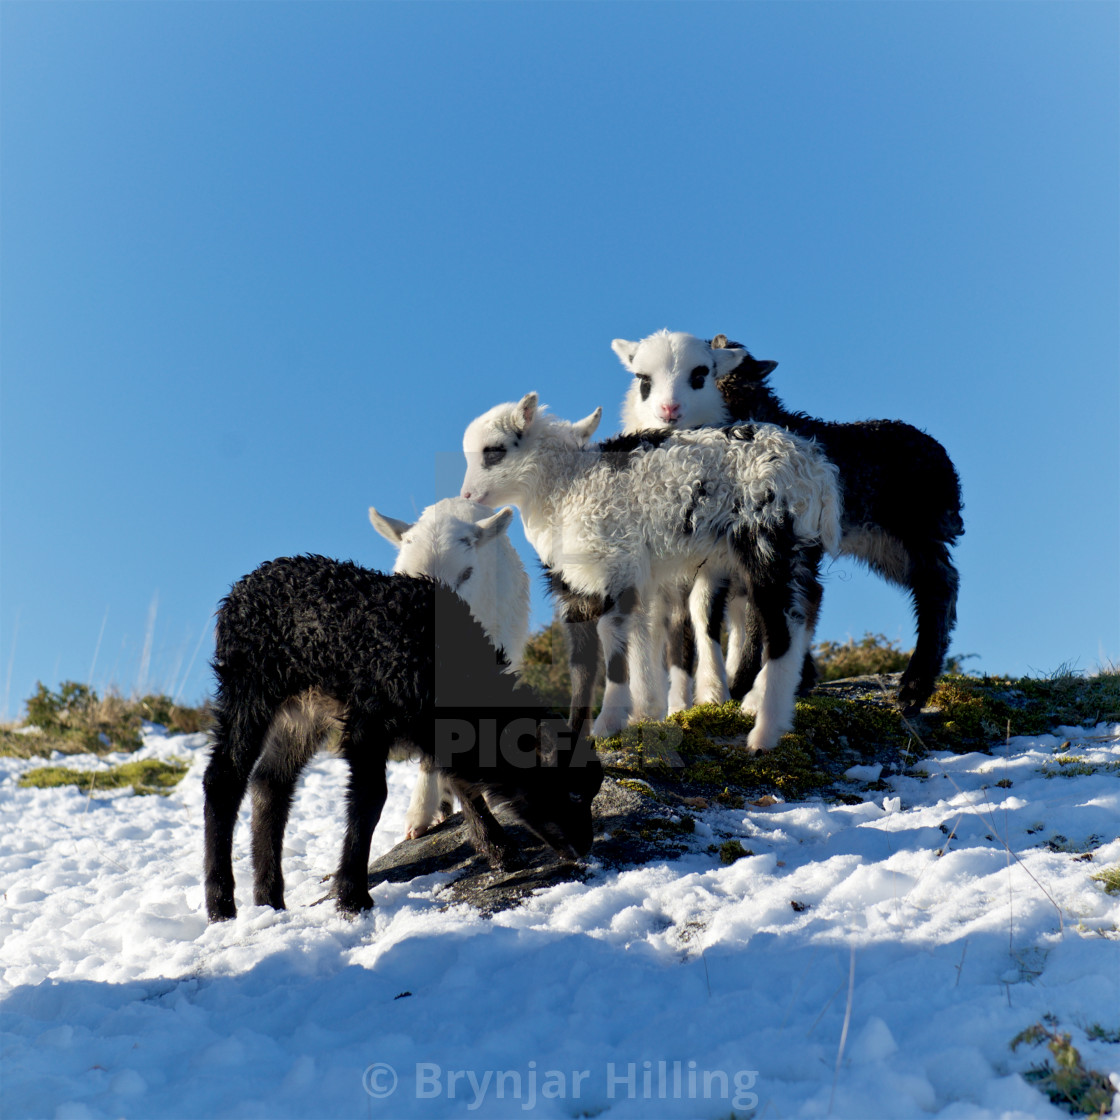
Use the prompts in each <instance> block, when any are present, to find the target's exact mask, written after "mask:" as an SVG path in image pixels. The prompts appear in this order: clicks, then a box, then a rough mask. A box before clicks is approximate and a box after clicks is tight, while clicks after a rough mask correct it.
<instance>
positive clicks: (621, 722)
mask: <svg viewBox="0 0 1120 1120" xmlns="http://www.w3.org/2000/svg"><path fill="white" fill-rule="evenodd" d="M629 718H630V713H629V712H627V711H626V709H625V708H604V709H603V710H602V711H601V712H600V713H599V718H598V719H597V720H596V721H595V722H594V723H593V724H592V725H591V735H592V737H593V738H595V739H609V738H610V737H611V736H612V735H617V734H618V733H619V732H620V731H621V730H622V729H623V728H624V727H625V726H626V722H627V720H628V719H629Z"/></svg>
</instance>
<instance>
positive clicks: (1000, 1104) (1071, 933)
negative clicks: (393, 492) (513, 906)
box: [0, 725, 1120, 1120]
mask: <svg viewBox="0 0 1120 1120" xmlns="http://www.w3.org/2000/svg"><path fill="white" fill-rule="evenodd" d="M1059 734H1060V736H1061V737H1062V738H1067V739H1072V740H1073V742H1074V746H1073V749H1074V750H1076V752H1077V753H1078V754H1080V755H1084V756H1085V757H1087V758H1088V759H1090V760H1092V761H1095V762H1107V761H1116V760H1118V759H1120V740H1118V738H1117V737H1118V736H1120V726H1103V725H1102V726H1099V727H1097V728H1095V729H1092V730H1088V729H1081V730H1077V729H1072V728H1067V729H1063V730H1061V731H1060V733H1059ZM1060 741H1061V739H1060V738H1059V737H1055V736H1044V737H1039V738H1033V739H1027V738H1020V739H1013V740H1011V742H1010V743H1009V744H1007V745H1006V746H1001V747H1000V748H999V749H998V751H997V752H996V753H995V754H993V755H991V756H988V755H980V754H971V755H963V756H953V755H938V756H935V757H933V758H930V759H928V760H927V761H926V762H925V763H923V765H924V766H925V767H926V769H927V770H928V773H929V777H928V778H925V779H919V778H914V777H899V776H895V777H891V778H889V779H888V781H889V784H890V786H891V790H890V792H888V793H883V792H882V791H880V792H878V793H868V800H867V801H866V802H865V803H864V804H862V805H854V806H844V805H831V804H825V803H823V802H807V803H798V804H790V805H785V804H777V805H773V806H770V807H754V806H748V808H747V809H746V810H738V811H734V810H729V809H715V810H710V811H706V812H705V813H704V814H703V815H702V816H701V818H700V822H699V824H698V831H697V835H696V850H695V852H694V853H692V854H689V855H686V856H684V857H683V858H681V859H679V860H677V861H675V862H671V863H655V864H651V865H647V866H645V867H642V868H638V869H633V870H626V871H610V870H605V869H602V868H599V869H596V870H595V871H594V873H593V874H592V876H591V878H590V879H589V880H588V881H587V882H584V883H569V884H564V885H561V886H557V887H554V888H552V889H549V890H545V891H543V892H541V893H540V894H538V895H536V896H534V897H533V898H532V899H531V900H530V901H529V902H528V903H527V904H526V905H524V906H523V907H521V908H520V909H517V910H513V911H508V912H505V913H502V914H499V915H497V916H495V917H494V918H492V919H483V918H481V917H479V916H478V915H477V913H475V912H474V911H472V910H471V909H469V908H467V907H465V906H454V907H450V908H447V909H444V908H443V906H442V905H441V901H440V897H439V891H440V888H441V886H442V885H443V883H444V882H445V881H446V879H447V876H444V875H431V876H427V877H425V878H422V879H418V880H415V881H413V882H412V883H408V884H399V885H382V886H380V887H377V888H375V889H374V891H373V895H374V899H375V901H376V909H375V910H374V911H373V912H372V913H371V914H369V915H368V916H365V917H363V918H361V919H359V920H356V921H353V922H350V921H346V920H344V919H343V918H341V917H340V916H339V915H338V914H337V913H336V912H335V910H334V908H333V905H332V904H330V903H324V904H321V905H314V903H315V902H316V900H317V899H320V898H321V897H322V896H323V895H324V894H325V891H326V887H325V886H324V884H323V882H322V881H321V880H322V876H323V875H324V874H325V873H327V872H328V871H330V870H332V869H333V867H334V864H335V860H336V857H337V851H338V846H339V843H340V839H341V830H342V816H341V796H342V789H343V785H344V774H343V764H342V763H340V762H338V761H336V760H334V759H331V758H327V757H321V758H319V759H317V760H316V762H315V763H313V764H312V766H311V767H310V768H309V770H308V772H307V776H306V778H305V780H304V782H303V784H302V786H301V790H300V794H299V796H298V799H297V802H296V806H295V809H294V811H293V816H292V821H291V824H290V826H289V830H288V836H287V843H286V849H285V872H286V878H287V882H288V892H287V897H288V905H289V906H290V907H291V909H289V910H288V911H287V912H284V913H276V912H273V911H272V910H268V909H263V908H254V907H252V906H250V905H248V903H247V898H248V897H249V893H250V888H251V873H250V868H249V860H248V852H247V847H248V844H247V840H248V833H247V827H246V824H247V810H246V812H245V814H244V817H243V823H242V825H241V827H240V829H239V832H238V835H237V843H236V847H235V853H236V857H237V863H236V869H237V874H238V897H239V902H240V905H241V910H240V914H239V916H238V918H237V920H236V921H233V922H228V923H225V924H221V925H217V926H212V927H208V926H207V925H206V922H205V919H204V916H203V906H202V891H201V886H200V881H199V875H200V869H201V842H202V789H201V777H202V770H203V767H204V765H205V756H206V748H205V739H204V737H203V736H179V737H174V738H167V737H164V736H162V735H160V734H159V733H158V732H157V731H155V730H154V729H150V730H149V731H148V732H147V734H146V737H145V747H144V750H143V752H142V756H143V755H146V756H152V757H160V758H171V757H178V758H183V759H188V760H190V762H191V770H190V773H189V775H188V776H187V777H186V778H185V779H184V781H183V782H182V784H181V785H180V786H179V787H178V788H177V789H176V790H175V791H174V792H173V793H172V794H171V796H169V797H166V798H162V797H156V796H146V797H141V796H136V795H134V794H133V793H132V792H131V791H127V790H126V791H121V792H116V793H107V794H104V795H95V796H93V797H92V798H90V797H88V796H86V795H84V794H81V793H80V792H78V791H77V790H75V789H74V788H67V789H47V790H40V789H20V788H18V786H17V781H18V778H19V776H20V775H21V774H22V773H23V772H25V771H26V770H28V769H30V768H31V767H33V766H38V765H42V764H43V761H42V760H31V761H25V760H16V759H10V758H2V759H0V815H2V819H0V888H2V890H3V913H2V918H0V922H2V938H3V950H2V959H3V983H2V989H0V1000H2V1002H0V1013H2V1023H0V1026H2V1032H3V1034H2V1040H0V1056H2V1062H3V1069H2V1081H0V1110H2V1113H3V1115H4V1116H5V1117H58V1118H60V1120H69V1118H82V1117H130V1118H147V1117H227V1116H237V1117H268V1118H273V1117H355V1118H362V1120H368V1118H377V1117H392V1118H394V1120H395V1118H397V1117H444V1116H453V1117H463V1116H471V1115H479V1116H487V1117H489V1116H533V1117H555V1116H559V1117H580V1116H608V1117H612V1118H614V1117H619V1118H621V1117H642V1118H647V1120H659V1118H661V1117H705V1118H707V1117H711V1118H712V1120H717V1118H719V1120H726V1118H727V1117H729V1116H730V1115H732V1113H734V1114H735V1115H736V1116H740V1117H742V1116H766V1117H773V1118H778V1117H792V1116H829V1115H831V1116H837V1117H853V1118H860V1120H865V1118H878V1117H910V1116H925V1115H933V1116H938V1117H943V1118H945V1120H950V1118H951V1120H964V1118H980V1117H991V1118H995V1117H1002V1118H1008V1117H1018V1116H1031V1117H1061V1116H1067V1115H1068V1114H1067V1113H1063V1112H1061V1111H1060V1110H1058V1109H1057V1108H1056V1107H1055V1106H1053V1105H1051V1104H1050V1103H1049V1101H1048V1100H1047V1099H1046V1098H1045V1097H1044V1096H1043V1095H1042V1094H1041V1093H1040V1092H1039V1091H1038V1090H1037V1089H1036V1088H1033V1087H1032V1086H1030V1085H1028V1084H1027V1083H1026V1082H1025V1081H1024V1080H1023V1079H1022V1078H1021V1077H1020V1076H1019V1074H1020V1073H1021V1072H1023V1071H1025V1070H1027V1069H1028V1068H1029V1067H1030V1066H1031V1065H1032V1064H1034V1063H1036V1062H1039V1061H1041V1060H1042V1059H1043V1058H1045V1057H1047V1056H1048V1055H1047V1054H1046V1052H1045V1050H1043V1049H1031V1048H1020V1049H1019V1050H1018V1051H1017V1052H1014V1053H1013V1052H1012V1051H1011V1050H1010V1048H1009V1043H1010V1041H1011V1039H1012V1038H1013V1037H1014V1036H1015V1035H1016V1034H1017V1033H1018V1032H1019V1031H1021V1030H1022V1029H1023V1028H1025V1027H1027V1026H1029V1025H1031V1024H1033V1023H1035V1022H1038V1021H1039V1020H1040V1019H1041V1018H1042V1017H1043V1016H1044V1015H1054V1016H1056V1017H1057V1019H1058V1021H1059V1026H1058V1029H1059V1030H1064V1031H1069V1032H1070V1033H1071V1034H1072V1036H1073V1042H1074V1045H1075V1046H1077V1047H1078V1049H1079V1050H1080V1051H1081V1054H1082V1057H1083V1059H1084V1061H1085V1064H1086V1065H1087V1066H1089V1067H1091V1068H1095V1069H1100V1070H1103V1071H1105V1072H1106V1073H1107V1072H1110V1071H1120V1045H1116V1044H1109V1043H1107V1042H1104V1041H1093V1040H1091V1039H1089V1038H1087V1037H1086V1033H1085V1031H1086V1028H1089V1027H1091V1026H1093V1025H1094V1024H1099V1025H1100V1026H1102V1027H1104V1028H1105V1029H1106V1030H1108V1031H1113V1032H1115V1031H1116V1030H1117V1029H1118V1028H1120V943H1118V937H1120V934H1118V927H1120V896H1118V895H1108V894H1106V893H1105V892H1104V891H1103V889H1102V887H1101V885H1100V884H1099V883H1096V882H1094V881H1093V880H1092V879H1091V875H1092V873H1093V872H1094V871H1097V870H1099V869H1101V868H1102V867H1105V866H1115V865H1116V864H1120V840H1118V839H1117V834H1118V822H1120V773H1117V772H1116V770H1115V769H1113V770H1112V771H1111V772H1107V771H1102V772H1099V773H1096V774H1092V775H1082V776H1079V777H1072V778H1064V777H1054V778H1047V777H1045V776H1043V769H1044V767H1045V768H1048V769H1054V765H1053V764H1054V759H1055V756H1054V749H1055V747H1056V746H1057V745H1058V744H1059V742H1060ZM55 761H58V760H55ZM113 761H120V760H119V759H117V760H114V759H109V760H108V762H99V761H97V760H94V759H89V758H73V759H69V760H66V761H65V764H67V765H74V766H80V767H90V766H100V765H108V764H109V763H112V762H113ZM1004 779H1006V780H1007V781H1009V782H1010V783H1011V784H1010V785H1007V784H1006V783H1005V784H1003V785H998V784H997V783H1000V782H1001V781H1002V780H1004ZM411 780H412V770H411V768H410V767H409V765H408V764H406V763H394V764H391V768H390V794H389V801H388V804H387V806H386V809H385V813H384V816H383V818H382V822H381V825H380V827H379V828H378V830H377V834H376V836H375V838H374V849H375V852H374V854H375V855H376V854H379V853H380V852H383V851H385V850H387V849H388V848H389V847H391V846H392V844H393V843H394V842H395V840H396V839H397V838H398V837H399V836H400V835H401V832H402V828H403V821H404V815H405V810H406V807H407V802H408V795H409V792H410V784H411ZM950 833H951V836H950V835H949V834H950ZM729 835H731V836H738V837H739V838H740V839H741V842H742V844H743V845H744V847H746V848H748V849H749V850H750V851H751V852H752V853H753V855H751V856H749V857H747V858H743V859H740V860H739V861H738V862H736V863H734V864H732V865H730V866H724V865H723V864H721V863H720V861H719V857H718V856H716V855H712V854H710V853H709V852H708V851H707V850H706V849H707V847H708V845H709V844H711V843H713V842H718V841H720V840H722V839H723V838H725V836H729ZM1089 849H1091V850H1092V851H1093V858H1092V860H1091V861H1087V860H1083V859H1078V858H1077V857H1078V855H1080V854H1081V853H1083V852H1085V851H1086V850H1089ZM593 854H594V853H593ZM794 903H796V904H797V905H796V907H795V906H794V905H793V904H794ZM1117 1114H1118V1115H1120V1113H1117Z"/></svg>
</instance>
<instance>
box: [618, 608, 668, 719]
mask: <svg viewBox="0 0 1120 1120" xmlns="http://www.w3.org/2000/svg"><path fill="white" fill-rule="evenodd" d="M656 614H657V611H656V610H654V611H650V609H649V607H648V606H647V603H646V600H645V598H644V597H640V598H639V600H638V602H637V604H636V605H635V607H634V611H633V613H632V615H631V617H630V627H629V639H628V641H627V644H626V673H627V676H628V678H629V680H630V696H631V708H630V722H631V723H635V722H637V721H638V720H643V719H663V718H664V717H665V703H666V701H665V699H664V692H665V689H664V687H661V686H660V685H659V683H658V682H659V680H660V681H663V680H664V677H665V673H664V671H663V670H662V668H661V665H660V663H657V664H655V662H654V653H653V651H654V644H653V637H654V635H653V634H652V632H651V628H652V627H653V625H654V619H655V617H656ZM658 629H659V630H660V627H659V628H658ZM656 649H657V652H658V654H659V655H663V654H664V642H661V643H660V644H659V645H658V646H657V647H656Z"/></svg>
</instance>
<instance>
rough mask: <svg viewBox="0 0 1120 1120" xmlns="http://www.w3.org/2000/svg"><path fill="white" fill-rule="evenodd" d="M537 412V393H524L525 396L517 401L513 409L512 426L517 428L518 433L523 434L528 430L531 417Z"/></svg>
mask: <svg viewBox="0 0 1120 1120" xmlns="http://www.w3.org/2000/svg"><path fill="white" fill-rule="evenodd" d="M536 414H537V394H536V393H526V394H525V396H523V397H522V398H521V400H519V401H518V402H517V407H516V408H514V410H513V426H514V427H515V428H516V429H517V433H518V435H524V434H525V432H527V431H528V430H529V426H530V425H531V424H532V423H533V417H534V416H536Z"/></svg>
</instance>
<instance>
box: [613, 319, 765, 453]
mask: <svg viewBox="0 0 1120 1120" xmlns="http://www.w3.org/2000/svg"><path fill="white" fill-rule="evenodd" d="M611 349H612V350H614V352H615V353H616V354H617V355H618V357H619V360H620V361H621V362H622V364H623V365H624V366H625V367H626V368H627V369H628V370H629V371H630V372H631V373H632V374H633V375H634V381H633V383H632V384H631V386H630V389H629V391H628V392H627V394H626V399H625V400H624V401H623V405H622V424H623V427H624V429H625V430H626V431H627V432H637V431H644V430H649V429H658V428H675V429H683V428H705V427H710V426H713V425H719V424H727V423H729V422H730V421H731V414H730V412H729V411H728V409H727V406H726V404H725V403H724V399H723V395H722V394H721V393H720V388H719V385H720V382H721V381H722V379H723V378H725V377H726V376H727V375H728V374H730V373H731V372H732V371H733V370H735V369H737V368H738V367H739V366H741V365H742V364H743V363H744V362H749V363H751V364H752V368H753V367H759V368H760V369H764V371H765V373H769V372H770V370H772V369H773V368H774V367H775V366H776V365H777V364H778V363H777V362H758V361H756V360H755V359H754V358H753V357H751V355H750V353H749V351H748V350H747V349H746V348H745V347H743V346H740V345H739V344H738V343H735V342H728V341H727V337H726V336H725V335H716V337H715V338H713V339H712V340H711V341H710V342H707V341H705V340H704V339H702V338H696V336H695V335H691V334H685V333H683V332H681V331H667V330H662V331H657V332H656V333H655V334H651V335H650V336H649V337H648V338H643V339H642V340H641V341H640V342H627V341H626V339H623V338H616V339H615V340H614V341H613V342H612V343H611Z"/></svg>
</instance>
